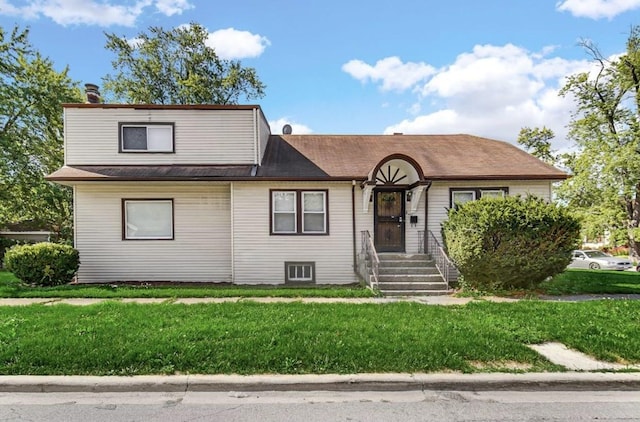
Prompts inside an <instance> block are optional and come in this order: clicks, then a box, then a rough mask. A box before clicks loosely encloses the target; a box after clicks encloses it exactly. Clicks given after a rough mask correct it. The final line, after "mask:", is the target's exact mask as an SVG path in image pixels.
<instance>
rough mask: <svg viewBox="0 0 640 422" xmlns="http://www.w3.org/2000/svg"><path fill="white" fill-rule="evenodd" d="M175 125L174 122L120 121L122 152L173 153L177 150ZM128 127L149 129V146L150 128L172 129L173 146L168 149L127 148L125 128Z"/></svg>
mask: <svg viewBox="0 0 640 422" xmlns="http://www.w3.org/2000/svg"><path fill="white" fill-rule="evenodd" d="M174 127H175V126H174V125H173V124H172V123H157V124H156V123H151V124H150V123H120V128H119V129H120V136H119V138H120V152H133V153H147V154H149V153H151V154H153V153H173V152H175V132H174ZM126 128H145V129H146V130H147V146H148V140H149V129H150V128H167V129H170V130H171V146H170V148H168V149H152V150H150V149H148V148H147V149H134V148H125V146H124V130H125V129H126Z"/></svg>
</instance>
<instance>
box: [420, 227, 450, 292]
mask: <svg viewBox="0 0 640 422" xmlns="http://www.w3.org/2000/svg"><path fill="white" fill-rule="evenodd" d="M425 243H426V248H425V249H426V252H427V253H428V254H430V255H431V257H432V258H433V260H434V261H435V264H436V268H437V269H438V272H439V273H440V275H441V276H442V278H443V279H444V281H445V282H446V283H447V289H449V283H450V282H452V281H453V282H455V281H457V280H458V269H457V268H456V266H455V264H454V263H453V261H451V259H450V258H449V256H447V253H446V252H445V251H444V249H443V248H442V246H440V243H439V242H438V239H436V237H435V235H434V234H433V233H432V232H431V230H427V238H426V239H425Z"/></svg>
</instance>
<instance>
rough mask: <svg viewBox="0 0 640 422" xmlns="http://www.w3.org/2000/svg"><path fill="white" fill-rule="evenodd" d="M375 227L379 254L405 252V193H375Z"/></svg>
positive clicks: (387, 191)
mask: <svg viewBox="0 0 640 422" xmlns="http://www.w3.org/2000/svg"><path fill="white" fill-rule="evenodd" d="M373 225H374V232H375V235H374V242H375V245H376V250H377V251H378V252H404V191H402V190H394V191H389V190H381V191H375V214H374V221H373Z"/></svg>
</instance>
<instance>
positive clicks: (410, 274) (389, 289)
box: [378, 253, 451, 296]
mask: <svg viewBox="0 0 640 422" xmlns="http://www.w3.org/2000/svg"><path fill="white" fill-rule="evenodd" d="M378 257H379V258H380V266H379V268H378V270H379V271H378V281H379V284H378V288H379V289H380V292H381V293H382V294H383V295H385V296H436V295H446V294H449V293H451V290H449V289H448V288H447V283H446V282H445V281H444V279H443V278H442V276H441V275H440V273H439V272H438V269H437V268H436V266H435V262H434V261H433V260H432V259H431V257H430V256H428V255H425V254H401V253H380V254H378Z"/></svg>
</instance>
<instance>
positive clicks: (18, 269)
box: [3, 242, 80, 286]
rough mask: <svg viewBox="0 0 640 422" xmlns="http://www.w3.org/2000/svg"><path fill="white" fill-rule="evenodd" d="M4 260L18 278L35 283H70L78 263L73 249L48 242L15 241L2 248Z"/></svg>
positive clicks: (45, 284)
mask: <svg viewBox="0 0 640 422" xmlns="http://www.w3.org/2000/svg"><path fill="white" fill-rule="evenodd" d="M3 262H4V267H5V268H6V269H7V270H9V271H11V272H12V273H13V274H14V275H15V276H16V277H18V278H19V279H20V280H22V281H24V282H25V283H29V284H34V285H38V286H57V285H59V284H66V283H70V282H71V281H72V280H73V277H75V275H76V273H77V272H78V268H79V266H80V258H79V253H78V251H77V250H76V249H74V248H72V247H71V246H69V245H61V244H58V243H49V242H42V243H36V244H34V245H15V246H13V247H11V248H10V249H8V250H7V251H6V252H5V255H4V260H3Z"/></svg>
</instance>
